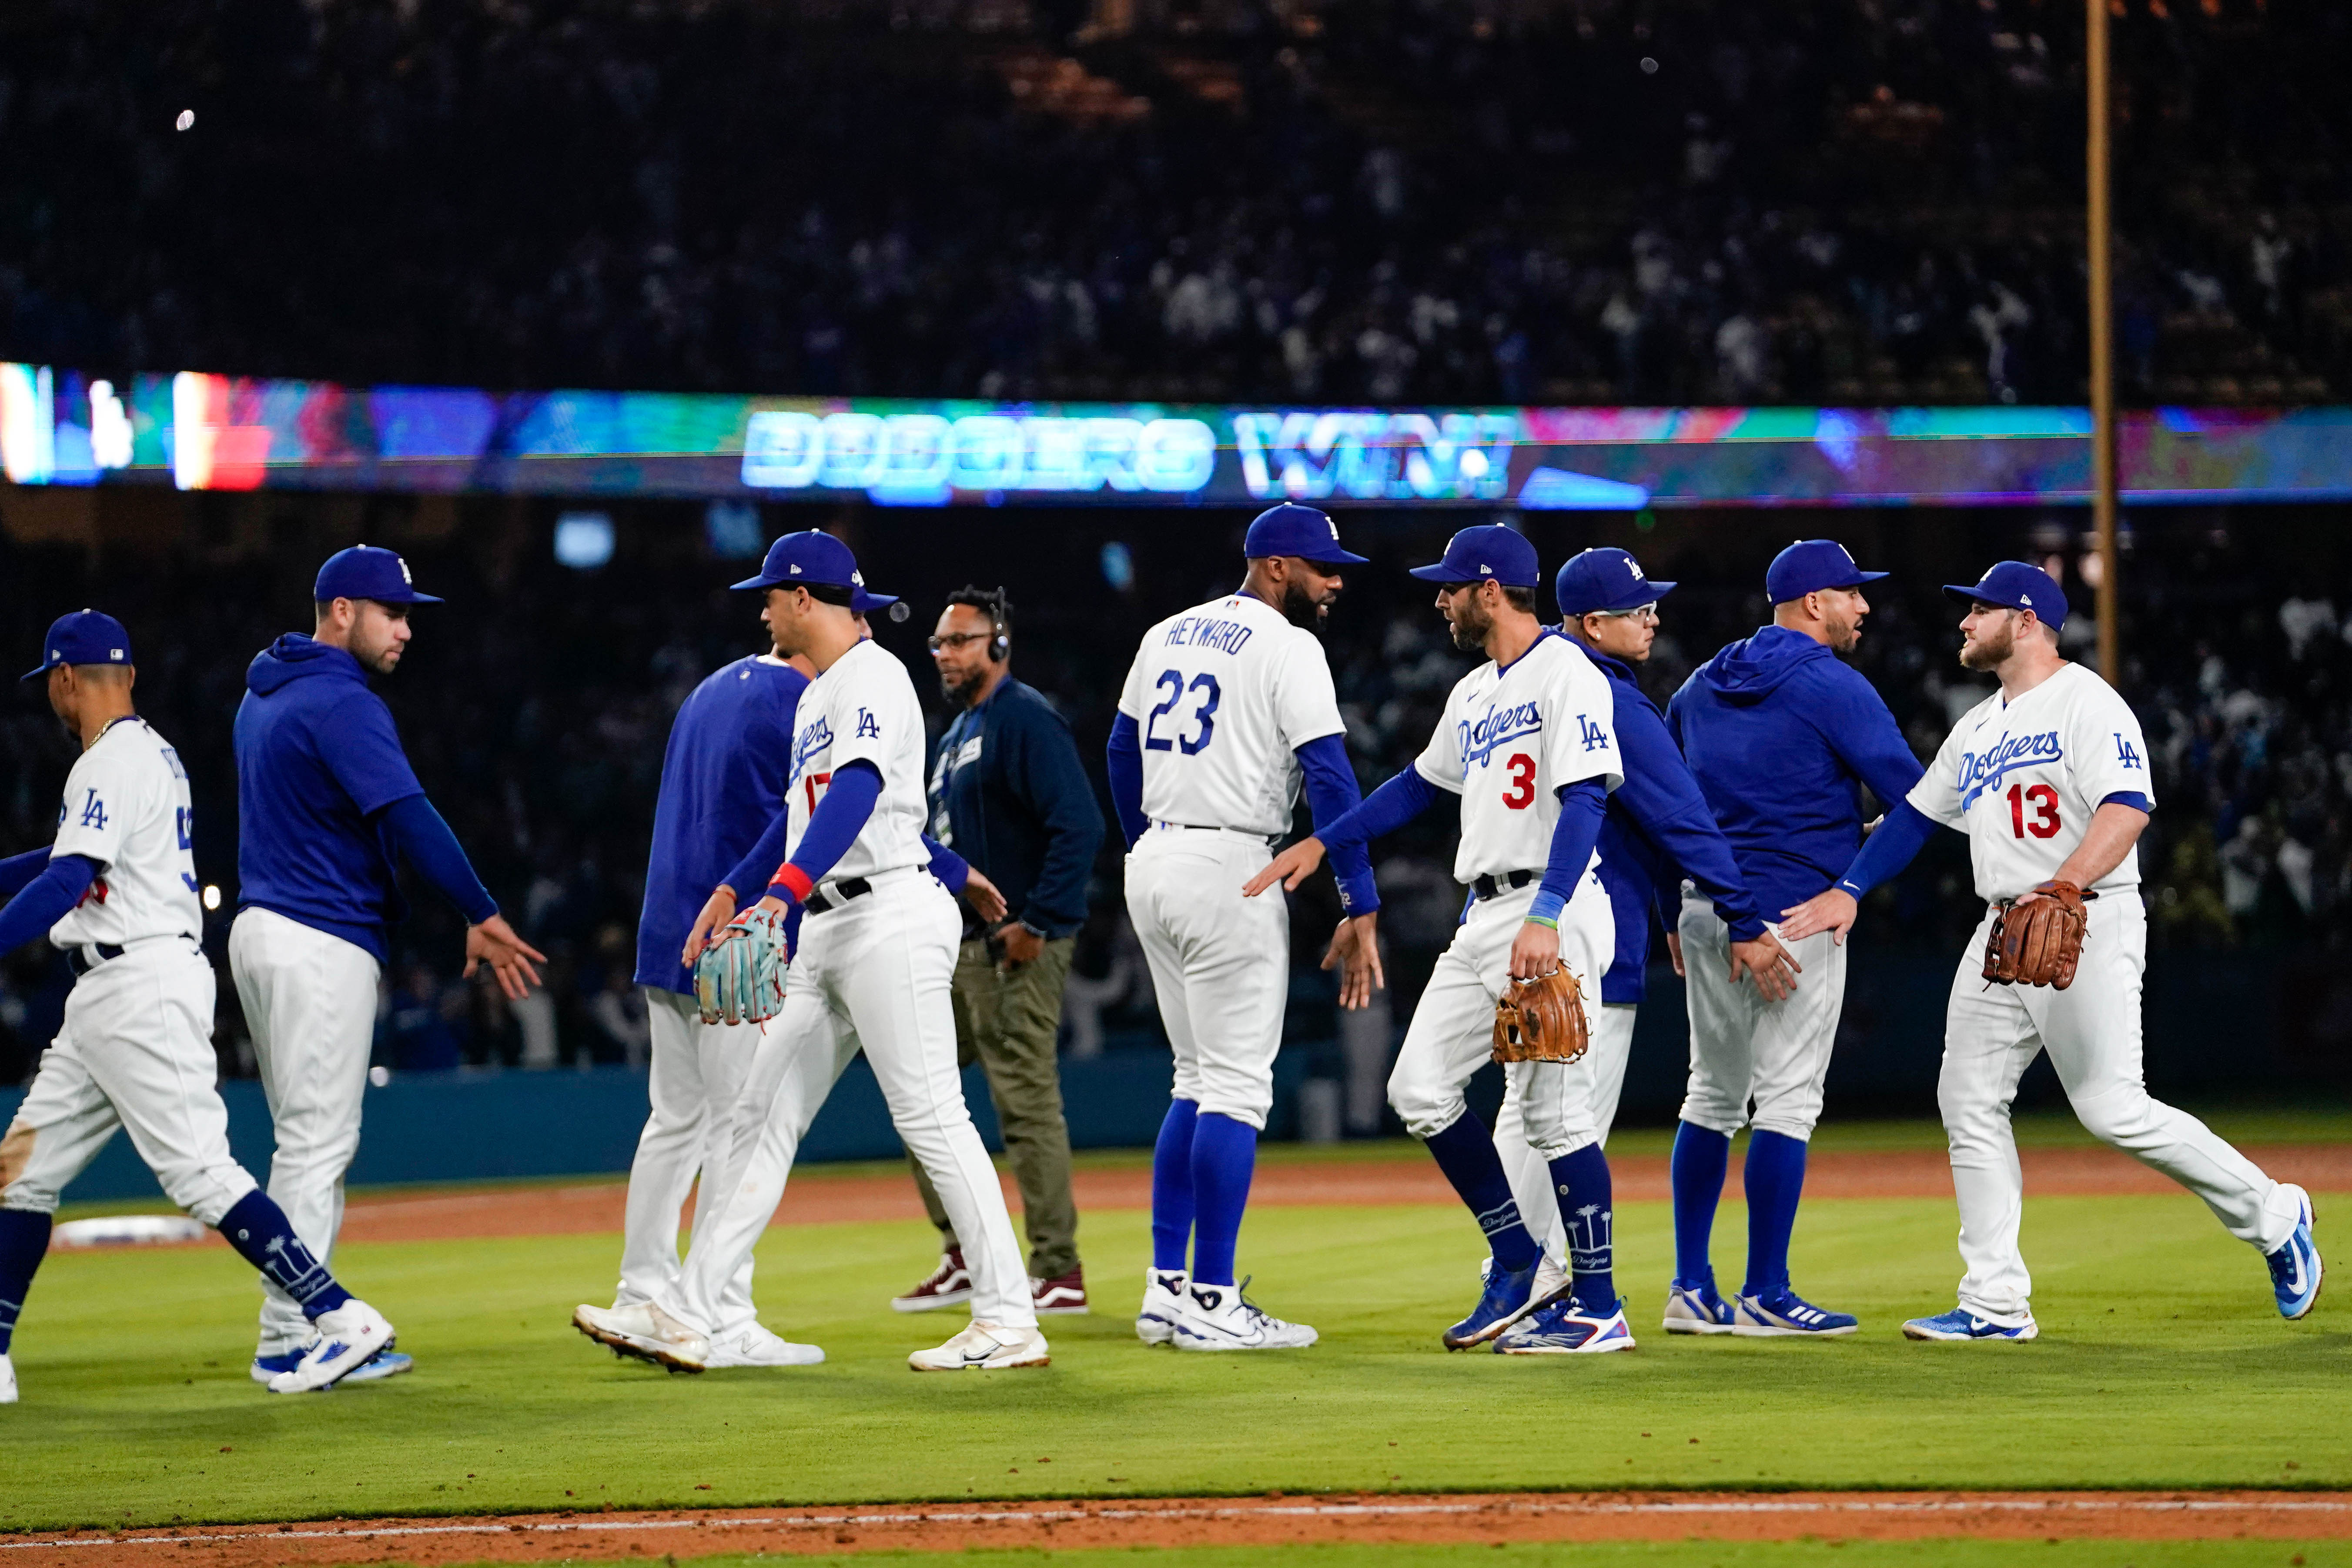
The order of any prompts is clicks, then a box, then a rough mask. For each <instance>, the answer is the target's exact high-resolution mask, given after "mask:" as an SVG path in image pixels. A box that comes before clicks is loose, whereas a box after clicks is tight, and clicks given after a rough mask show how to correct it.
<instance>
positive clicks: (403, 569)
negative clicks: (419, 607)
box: [393, 555, 416, 588]
mask: <svg viewBox="0 0 2352 1568" xmlns="http://www.w3.org/2000/svg"><path fill="white" fill-rule="evenodd" d="M393 559H394V561H397V562H399V563H400V580H401V581H402V582H404V583H405V584H408V585H409V586H410V587H412V588H414V587H415V586H416V579H415V578H414V577H412V576H410V575H409V574H408V563H407V562H406V561H404V560H401V558H400V557H399V556H397V555H395V556H394V557H393Z"/></svg>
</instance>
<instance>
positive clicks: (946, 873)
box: [923, 833, 971, 893]
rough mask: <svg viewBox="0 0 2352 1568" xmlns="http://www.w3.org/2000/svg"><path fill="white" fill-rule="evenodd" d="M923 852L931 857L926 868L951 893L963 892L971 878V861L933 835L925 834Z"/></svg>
mask: <svg viewBox="0 0 2352 1568" xmlns="http://www.w3.org/2000/svg"><path fill="white" fill-rule="evenodd" d="M923 853H924V854H926V855H929V857H930V858H931V860H930V864H929V867H927V868H926V869H928V870H929V872H930V874H931V875H932V876H934V877H937V878H938V879H940V881H941V882H942V883H944V884H945V885H946V887H947V890H948V891H949V892H950V893H961V892H962V891H963V889H964V884H965V883H967V882H969V881H971V861H969V860H967V859H965V858H963V857H962V856H961V855H959V854H957V853H956V852H955V851H954V850H952V849H950V848H949V847H947V846H946V845H944V844H942V843H940V841H939V840H938V839H936V838H934V837H931V836H930V835H929V834H928V833H926V834H924V835H923Z"/></svg>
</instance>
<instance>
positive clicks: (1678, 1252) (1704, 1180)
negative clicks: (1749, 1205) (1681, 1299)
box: [1670, 1121, 1731, 1290]
mask: <svg viewBox="0 0 2352 1568" xmlns="http://www.w3.org/2000/svg"><path fill="white" fill-rule="evenodd" d="M1670 1170H1671V1172H1672V1174H1673V1178H1674V1187H1675V1285H1676V1286H1677V1287H1678V1288H1681V1289H1694V1290H1695V1289H1698V1288H1699V1287H1700V1286H1702V1285H1704V1286H1706V1287H1707V1288H1708V1289H1714V1287H1715V1265H1714V1264H1713V1263H1712V1262H1711V1261H1709V1258H1710V1251H1711V1249H1710V1247H1709V1242H1710V1240H1711V1238H1712V1237H1714V1235H1715V1210H1716V1205H1718V1204H1720V1203H1721V1202H1723V1179H1724V1177H1725V1176H1726V1175H1727V1174H1728V1173H1730V1170H1731V1140H1730V1139H1729V1138H1727V1137H1726V1136H1724V1135H1723V1134H1722V1133H1720V1132H1717V1131H1715V1130H1714V1129H1713V1128H1709V1127H1701V1126H1699V1125H1698V1124H1697V1123H1696V1122H1694V1121H1685V1122H1683V1123H1682V1124H1681V1125H1680V1126H1678V1127H1677V1128H1676V1129H1675V1152H1674V1159H1673V1161H1672V1163H1671V1165H1670Z"/></svg>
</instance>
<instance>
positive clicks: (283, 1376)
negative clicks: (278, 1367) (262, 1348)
mask: <svg viewBox="0 0 2352 1568" xmlns="http://www.w3.org/2000/svg"><path fill="white" fill-rule="evenodd" d="M315 1326H316V1327H317V1329H318V1331H319V1337H318V1338H317V1339H315V1340H313V1341H311V1342H310V1343H309V1344H307V1345H305V1346H303V1347H302V1359H301V1360H299V1361H298V1362H296V1363H294V1366H293V1370H291V1371H289V1372H281V1373H278V1374H277V1375H276V1376H275V1377H272V1378H271V1379H270V1380H269V1392H270V1393H272V1394H315V1393H317V1392H319V1391H320V1390H322V1389H328V1388H332V1387H334V1386H335V1384H339V1383H341V1382H342V1381H343V1380H344V1379H345V1378H347V1377H349V1376H351V1375H352V1373H355V1372H357V1371H359V1369H360V1368H361V1367H362V1366H365V1365H366V1364H367V1363H369V1362H372V1361H373V1360H374V1359H375V1358H376V1357H377V1356H379V1355H382V1354H383V1352H386V1351H388V1350H390V1349H392V1345H393V1333H392V1324H391V1323H389V1322H387V1321H385V1320H384V1316H383V1313H382V1312H379V1311H377V1310H375V1309H374V1308H373V1307H371V1306H369V1305H368V1304H367V1303H366V1302H365V1301H362V1300H360V1299H359V1298H358V1297H356V1296H354V1297H352V1299H351V1300H348V1301H346V1302H344V1303H343V1304H342V1305H341V1306H340V1307H337V1308H336V1309H335V1310H333V1311H331V1312H321V1313H320V1314H319V1316H318V1318H317V1320H316V1323H315Z"/></svg>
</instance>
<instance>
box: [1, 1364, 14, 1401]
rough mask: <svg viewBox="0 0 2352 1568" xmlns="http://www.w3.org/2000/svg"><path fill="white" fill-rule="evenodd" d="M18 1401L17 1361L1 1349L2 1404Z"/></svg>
mask: <svg viewBox="0 0 2352 1568" xmlns="http://www.w3.org/2000/svg"><path fill="white" fill-rule="evenodd" d="M14 1404H16V1363H15V1362H13V1361H10V1360H9V1359H8V1352H6V1351H0V1405H14Z"/></svg>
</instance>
